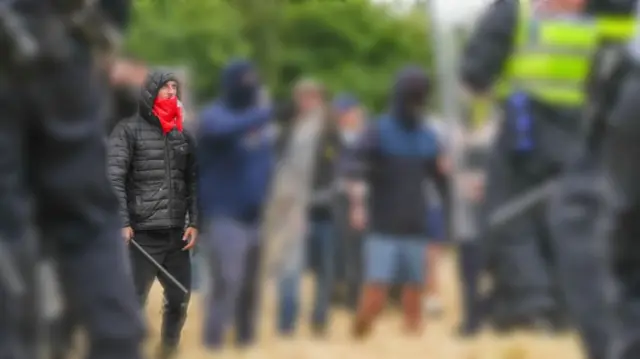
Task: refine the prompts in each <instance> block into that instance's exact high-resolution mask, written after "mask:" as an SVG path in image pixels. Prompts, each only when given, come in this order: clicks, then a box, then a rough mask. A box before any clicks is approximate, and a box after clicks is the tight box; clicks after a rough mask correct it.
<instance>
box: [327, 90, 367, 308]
mask: <svg viewBox="0 0 640 359" xmlns="http://www.w3.org/2000/svg"><path fill="white" fill-rule="evenodd" d="M332 107H333V112H334V115H335V118H336V122H337V124H338V128H339V132H340V142H341V145H340V147H341V150H340V155H339V157H340V159H339V165H338V168H339V170H338V174H337V177H338V178H337V185H338V186H337V191H338V194H337V198H336V206H335V211H336V213H335V216H334V217H335V226H336V232H337V237H338V238H337V240H336V249H337V250H336V279H337V281H338V284H339V285H338V286H336V288H335V293H336V299H337V300H338V301H341V302H343V303H344V304H345V305H347V306H348V307H349V308H350V309H355V308H356V306H357V303H358V296H359V292H360V284H361V280H362V270H361V267H362V260H361V256H362V255H361V252H362V241H361V237H362V232H361V231H358V230H354V228H352V227H351V223H350V222H349V215H348V214H349V199H348V195H347V192H346V189H347V186H346V183H345V180H344V176H343V173H342V166H343V164H344V163H345V161H346V160H348V158H349V156H350V151H353V150H354V149H355V147H356V144H357V140H358V137H359V136H360V134H361V133H362V131H363V129H364V126H365V120H366V117H365V116H366V115H365V111H364V109H363V107H362V105H361V104H360V102H359V101H358V99H357V98H356V97H355V96H353V95H352V94H348V93H342V94H339V95H337V96H336V97H335V98H334V99H333V103H332ZM343 289H344V290H343Z"/></svg>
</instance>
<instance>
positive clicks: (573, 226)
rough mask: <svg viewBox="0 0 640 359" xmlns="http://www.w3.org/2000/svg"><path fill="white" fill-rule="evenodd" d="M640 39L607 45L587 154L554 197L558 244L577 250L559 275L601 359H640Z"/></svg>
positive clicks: (602, 5) (597, 6)
mask: <svg viewBox="0 0 640 359" xmlns="http://www.w3.org/2000/svg"><path fill="white" fill-rule="evenodd" d="M636 6H637V0H621V1H616V0H607V1H602V0H597V1H591V3H590V4H589V6H588V9H589V11H591V12H593V13H596V14H598V15H599V16H601V15H602V14H607V15H610V16H616V17H618V18H621V17H624V16H628V14H629V13H633V11H634V10H635V7H636ZM636 16H637V15H636ZM634 23H637V20H635V21H634ZM632 25H635V26H631V30H633V27H635V28H636V30H635V31H637V24H632ZM638 39H639V38H638V37H637V35H636V38H635V39H633V40H632V41H631V42H630V43H629V44H628V45H627V44H616V43H612V42H610V41H603V42H602V44H601V46H600V49H599V51H598V53H597V54H596V56H595V61H594V64H593V69H592V75H591V78H590V81H589V84H590V86H589V87H588V93H589V105H590V108H589V111H587V112H586V116H585V119H587V120H588V124H589V128H588V131H587V132H586V135H587V136H585V140H586V141H585V146H584V149H583V151H582V156H581V157H580V158H579V161H576V162H575V163H574V164H573V165H572V166H571V168H570V171H569V172H568V176H567V178H566V181H565V182H564V183H562V184H561V188H560V191H558V194H557V195H556V196H554V197H553V198H552V211H551V212H552V213H551V214H552V216H554V217H555V218H556V223H555V224H554V225H553V229H554V232H555V236H556V237H558V240H557V241H556V242H557V243H558V245H565V246H570V247H572V249H573V250H572V253H571V255H567V256H563V257H562V258H561V259H560V263H562V265H561V266H560V268H559V269H560V270H559V275H560V276H561V277H562V281H563V284H564V287H565V292H566V294H567V298H568V299H569V304H570V305H569V308H570V309H571V311H572V312H573V313H574V317H575V318H576V320H577V321H578V323H577V324H579V325H580V327H581V328H582V329H583V330H582V332H581V334H582V337H583V339H584V340H583V341H584V342H585V344H587V345H586V346H587V353H588V354H589V358H593V359H598V358H611V359H630V358H637V357H639V356H640V334H638V333H640V330H639V329H640V314H638V313H640V311H639V310H638V308H639V307H640V304H639V303H640V293H639V292H638V283H639V278H640V274H639V273H640V257H639V254H638V253H640V252H639V249H640V248H639V247H638V244H637V242H638V241H637V235H638V233H639V229H640V227H638V223H639V222H638V221H639V220H640V196H639V195H640V191H639V189H640V187H638V183H639V182H638V181H639V180H640V171H639V170H638V168H639V167H638V154H640V145H639V144H638V143H639V142H638V141H639V140H640V126H639V125H638V120H637V116H638V111H639V110H640V105H639V104H640V95H639V94H640V71H639V70H638V69H639V67H638V65H639V64H640V47H639V46H638V45H639V44H640V43H639V42H638ZM566 213H570V214H571V215H566ZM563 214H565V215H563ZM561 238H562V239H561ZM598 293H603V294H604V295H602V294H601V295H598ZM615 294H617V295H615ZM612 299H615V300H612ZM611 304H614V305H611Z"/></svg>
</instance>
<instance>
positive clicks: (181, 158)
mask: <svg viewBox="0 0 640 359" xmlns="http://www.w3.org/2000/svg"><path fill="white" fill-rule="evenodd" d="M188 156H189V145H187V144H186V143H183V144H180V145H177V146H175V147H174V148H173V160H174V163H175V169H179V170H183V171H184V170H186V169H187V158H188Z"/></svg>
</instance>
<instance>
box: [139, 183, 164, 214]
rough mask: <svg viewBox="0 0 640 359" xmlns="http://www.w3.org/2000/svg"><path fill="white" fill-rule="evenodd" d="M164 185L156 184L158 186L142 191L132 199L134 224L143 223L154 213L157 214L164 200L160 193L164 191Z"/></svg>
mask: <svg viewBox="0 0 640 359" xmlns="http://www.w3.org/2000/svg"><path fill="white" fill-rule="evenodd" d="M164 189H165V185H164V183H162V184H158V186H157V187H156V188H155V189H153V190H149V191H143V192H142V193H138V194H136V195H135V197H134V202H133V218H134V220H135V222H136V223H140V222H143V221H145V220H147V219H149V218H150V217H151V216H153V214H154V213H155V212H157V210H158V208H159V207H160V205H161V203H162V201H163V199H164V198H162V196H161V193H162V192H163V191H164Z"/></svg>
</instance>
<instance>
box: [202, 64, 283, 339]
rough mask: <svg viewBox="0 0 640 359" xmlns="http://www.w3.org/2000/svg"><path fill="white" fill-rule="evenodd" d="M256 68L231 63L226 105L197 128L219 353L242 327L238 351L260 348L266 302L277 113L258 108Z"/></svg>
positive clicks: (218, 105) (210, 320)
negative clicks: (263, 232) (264, 216)
mask: <svg viewBox="0 0 640 359" xmlns="http://www.w3.org/2000/svg"><path fill="white" fill-rule="evenodd" d="M260 87H261V86H260V82H259V78H258V73H257V71H256V69H255V68H254V66H253V65H252V64H251V63H250V62H248V61H244V60H238V61H234V62H231V63H230V64H229V65H228V66H227V67H226V68H225V69H224V71H223V73H222V88H221V97H220V98H219V99H218V100H216V101H215V102H213V103H211V104H209V105H207V106H205V107H204V109H203V110H202V112H201V114H200V123H199V128H198V131H199V133H198V135H199V136H198V161H199V169H200V182H199V200H200V204H201V210H202V212H201V213H202V218H203V220H204V230H205V234H204V239H203V243H202V244H203V249H205V250H206V251H207V252H208V254H209V257H210V262H211V264H212V266H211V268H210V272H209V273H210V276H211V278H210V279H211V284H212V288H211V290H210V293H209V295H208V297H207V299H206V301H205V303H206V304H205V311H206V314H205V323H204V332H203V341H204V345H205V347H207V348H208V349H210V350H215V349H219V348H220V347H222V345H223V341H224V337H225V334H226V331H227V329H228V326H229V324H230V321H231V320H234V319H235V330H236V341H237V344H238V345H239V346H247V345H250V344H252V343H253V341H254V338H255V327H256V324H255V320H256V311H257V309H258V308H257V304H258V297H259V295H258V294H259V293H258V291H259V288H258V277H259V273H258V269H259V259H260V238H259V232H258V227H259V225H260V216H261V213H262V208H263V205H264V203H265V201H266V197H267V193H268V189H269V182H270V177H271V173H272V170H273V165H274V157H273V145H274V139H275V138H274V136H275V135H274V131H273V127H272V122H271V118H272V116H271V109H270V108H268V107H266V106H263V105H260V104H259V93H260Z"/></svg>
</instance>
